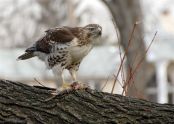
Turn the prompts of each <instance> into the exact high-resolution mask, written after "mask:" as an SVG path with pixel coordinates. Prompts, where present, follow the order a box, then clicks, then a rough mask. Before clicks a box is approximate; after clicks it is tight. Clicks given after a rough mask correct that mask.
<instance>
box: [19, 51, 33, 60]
mask: <svg viewBox="0 0 174 124" xmlns="http://www.w3.org/2000/svg"><path fill="white" fill-rule="evenodd" d="M34 56H35V55H34V54H33V52H26V53H24V54H22V55H21V56H19V57H18V58H17V60H25V59H29V58H32V57H34Z"/></svg>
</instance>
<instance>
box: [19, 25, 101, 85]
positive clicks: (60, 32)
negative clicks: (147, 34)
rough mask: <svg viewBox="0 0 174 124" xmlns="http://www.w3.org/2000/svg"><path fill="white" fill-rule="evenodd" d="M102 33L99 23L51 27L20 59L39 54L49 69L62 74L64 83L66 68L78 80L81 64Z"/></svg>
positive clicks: (56, 73) (75, 80)
mask: <svg viewBox="0 0 174 124" xmlns="http://www.w3.org/2000/svg"><path fill="white" fill-rule="evenodd" d="M101 34H102V27H101V26H100V25H98V24H89V25H86V26H85V27H67V26H64V27H57V28H53V29H49V30H47V31H45V35H44V36H43V37H42V38H40V39H39V40H38V41H36V42H35V44H34V45H33V46H32V47H30V48H28V49H26V50H25V53H24V54H23V55H21V56H19V57H18V60H25V59H29V58H32V57H35V56H37V57H38V58H39V59H41V60H43V61H44V62H45V63H46V65H47V67H48V68H49V69H52V70H53V73H54V74H55V75H61V76H62V82H63V85H64V83H65V81H64V77H63V74H62V72H63V70H64V69H67V70H69V72H70V74H71V76H72V79H73V82H77V79H76V72H77V71H78V69H79V65H80V63H81V61H82V60H83V58H84V57H85V56H86V55H87V54H88V53H89V52H90V50H91V49H92V48H93V46H94V43H95V42H96V40H97V39H98V38H100V37H101ZM72 86H73V85H72Z"/></svg>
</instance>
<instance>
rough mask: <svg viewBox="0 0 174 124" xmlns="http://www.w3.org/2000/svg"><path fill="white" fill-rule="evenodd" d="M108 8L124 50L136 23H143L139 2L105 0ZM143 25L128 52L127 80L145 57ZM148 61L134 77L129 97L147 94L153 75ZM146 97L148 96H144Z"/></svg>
mask: <svg viewBox="0 0 174 124" xmlns="http://www.w3.org/2000/svg"><path fill="white" fill-rule="evenodd" d="M103 2H104V3H105V4H106V5H107V6H108V8H109V10H110V12H111V14H112V15H113V19H114V21H115V22H116V24H117V26H118V29H119V32H120V38H121V45H122V47H123V48H124V50H126V49H127V47H128V41H129V38H130V34H131V32H132V30H133V26H134V24H135V23H136V21H140V22H141V21H142V20H143V19H142V13H141V7H140V1H139V0H103ZM143 33H144V32H143V24H142V23H140V24H138V25H137V27H136V29H135V32H134V35H133V39H132V42H131V45H130V47H129V49H128V52H127V74H128V76H127V78H129V75H130V73H129V72H130V69H131V70H134V69H135V67H136V65H137V64H138V63H139V61H140V60H141V59H142V58H143V57H144V56H145V49H146V48H145V45H144V41H143ZM147 67H148V66H147V62H146V59H145V60H144V61H143V62H142V64H141V67H139V69H138V71H137V73H136V74H135V77H134V85H130V86H131V87H129V89H128V93H129V94H128V95H130V96H137V95H138V94H137V93H138V91H137V89H138V90H139V91H141V94H143V95H144V94H145V88H146V83H147V81H148V80H149V78H150V75H151V74H152V73H151V72H149V69H148V68H147ZM144 97H146V96H144Z"/></svg>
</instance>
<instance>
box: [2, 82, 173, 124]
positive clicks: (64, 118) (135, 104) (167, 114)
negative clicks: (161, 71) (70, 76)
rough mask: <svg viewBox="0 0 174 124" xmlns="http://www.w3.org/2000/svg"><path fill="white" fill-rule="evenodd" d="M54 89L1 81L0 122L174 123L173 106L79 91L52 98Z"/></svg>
mask: <svg viewBox="0 0 174 124" xmlns="http://www.w3.org/2000/svg"><path fill="white" fill-rule="evenodd" d="M53 90H54V89H51V88H47V87H40V86H36V87H35V86H28V85H25V84H22V83H19V82H12V81H7V80H0V123H10V124H14V123H15V124H16V123H19V124H26V123H27V124H40V123H41V124H165V123H167V124H172V123H174V105H171V104H158V103H153V102H149V101H145V100H140V99H135V98H131V97H125V96H121V95H116V94H115V95H113V94H109V93H104V92H98V91H95V90H91V89H87V90H78V91H71V92H69V93H64V94H61V95H58V96H56V97H52V95H51V92H52V91H53Z"/></svg>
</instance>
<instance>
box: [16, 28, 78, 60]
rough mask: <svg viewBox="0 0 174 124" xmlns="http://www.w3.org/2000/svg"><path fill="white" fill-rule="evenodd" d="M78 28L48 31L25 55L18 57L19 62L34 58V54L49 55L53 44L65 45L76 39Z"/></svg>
mask: <svg viewBox="0 0 174 124" xmlns="http://www.w3.org/2000/svg"><path fill="white" fill-rule="evenodd" d="M79 31H80V30H79V28H70V27H63V28H55V29H49V30H47V31H45V32H46V35H45V36H43V37H42V38H40V39H39V40H38V41H37V42H36V43H35V44H34V45H33V46H32V47H30V48H28V49H26V51H25V52H26V53H24V54H23V55H21V56H19V57H18V59H19V60H25V59H29V58H32V57H34V56H35V55H34V54H33V53H34V52H36V51H38V52H43V53H46V54H49V53H50V52H51V48H52V45H53V44H54V43H67V42H70V41H72V40H73V38H74V37H78V34H79Z"/></svg>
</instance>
